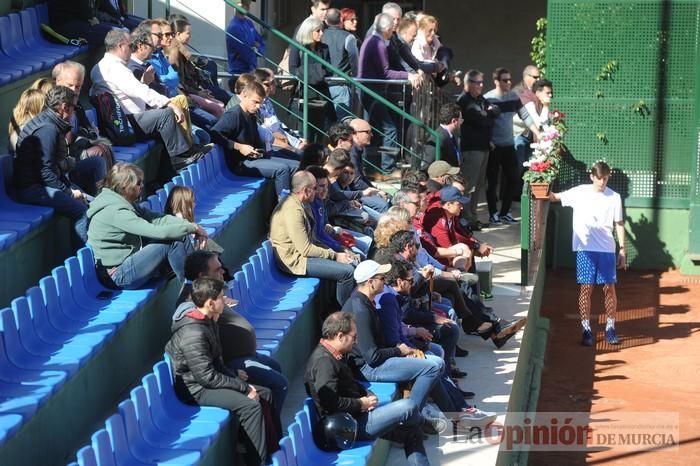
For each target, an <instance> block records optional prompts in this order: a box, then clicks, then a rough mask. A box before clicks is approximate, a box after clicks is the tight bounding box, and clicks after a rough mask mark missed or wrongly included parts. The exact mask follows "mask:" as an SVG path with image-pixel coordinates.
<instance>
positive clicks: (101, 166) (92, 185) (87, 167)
mask: <svg viewBox="0 0 700 466" xmlns="http://www.w3.org/2000/svg"><path fill="white" fill-rule="evenodd" d="M69 176H70V180H71V182H72V183H75V184H77V185H78V186H79V187H80V189H82V190H83V191H85V192H86V193H88V194H89V195H91V196H97V182H98V181H102V180H104V179H105V177H106V176H107V163H106V162H105V159H104V158H102V157H87V158H85V159H83V160H80V161H78V163H76V164H75V168H73V170H71V172H70V175H69Z"/></svg>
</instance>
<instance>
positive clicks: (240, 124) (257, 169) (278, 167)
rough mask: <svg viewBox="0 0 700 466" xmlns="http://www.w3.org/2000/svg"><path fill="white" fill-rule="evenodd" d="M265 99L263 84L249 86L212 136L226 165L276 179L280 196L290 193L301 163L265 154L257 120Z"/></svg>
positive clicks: (225, 114) (239, 173) (253, 83)
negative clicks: (293, 177)
mask: <svg viewBox="0 0 700 466" xmlns="http://www.w3.org/2000/svg"><path fill="white" fill-rule="evenodd" d="M265 97H266V94H265V88H263V86H262V84H260V83H258V82H252V83H249V84H247V85H246V86H245V87H244V88H243V90H242V91H241V95H240V98H241V102H240V104H238V105H237V106H235V107H233V108H232V109H231V110H228V111H226V112H224V114H223V116H222V117H221V119H220V120H219V121H218V122H217V123H216V124H215V125H214V127H213V128H212V129H211V136H212V140H213V141H214V142H215V143H217V144H219V145H221V146H222V147H223V148H224V153H225V154H226V163H227V165H228V166H229V168H230V169H231V170H232V171H233V172H235V173H236V174H238V175H241V176H259V177H264V178H271V179H273V180H274V181H275V190H276V191H277V195H278V196H279V195H280V194H281V193H282V191H284V190H289V188H290V186H291V181H292V175H293V174H294V172H295V171H296V169H297V168H298V167H299V162H298V161H294V160H289V159H286V158H282V157H275V156H273V155H271V153H269V152H265V145H264V144H263V142H262V140H261V139H260V134H259V133H258V123H257V119H256V113H257V112H258V110H259V109H260V106H261V105H262V103H263V100H264V99H265Z"/></svg>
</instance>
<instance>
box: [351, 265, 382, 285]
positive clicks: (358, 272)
mask: <svg viewBox="0 0 700 466" xmlns="http://www.w3.org/2000/svg"><path fill="white" fill-rule="evenodd" d="M389 270H391V264H384V265H380V264H379V263H377V262H375V261H372V260H367V261H362V262H360V263H359V264H358V266H357V267H356V268H355V272H354V273H353V277H355V281H356V282H357V283H364V282H366V281H367V280H369V279H370V278H372V277H374V276H375V275H378V274H380V273H387V272H388V271H389Z"/></svg>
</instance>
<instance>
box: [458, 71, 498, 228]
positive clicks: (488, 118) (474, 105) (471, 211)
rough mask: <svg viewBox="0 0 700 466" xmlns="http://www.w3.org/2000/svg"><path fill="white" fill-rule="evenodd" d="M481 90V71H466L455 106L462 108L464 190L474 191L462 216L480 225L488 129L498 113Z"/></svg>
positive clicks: (473, 223) (486, 224)
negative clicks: (477, 210) (478, 214)
mask: <svg viewBox="0 0 700 466" xmlns="http://www.w3.org/2000/svg"><path fill="white" fill-rule="evenodd" d="M483 89H484V74H483V73H482V72H481V71H478V70H469V71H468V72H467V79H466V80H465V81H464V92H462V94H461V95H460V96H459V97H458V98H457V105H459V107H460V108H461V109H462V117H463V118H464V122H463V123H462V140H461V149H462V176H463V177H464V179H465V180H467V185H468V186H466V188H467V192H471V191H472V189H473V190H474V194H472V196H471V199H472V201H471V202H470V203H469V205H468V206H467V208H466V209H464V210H463V211H462V215H464V218H466V219H467V220H468V221H469V223H470V225H474V226H476V227H477V229H478V228H479V227H481V226H482V225H483V226H488V223H484V224H481V223H480V222H479V219H478V218H477V215H476V208H477V206H478V204H479V201H480V200H481V197H482V192H483V191H484V188H485V187H486V167H487V165H488V160H489V151H490V150H491V129H492V127H493V122H494V120H495V119H496V117H498V115H500V110H499V108H498V107H497V106H495V105H491V104H489V103H488V102H487V101H486V99H484V96H482V95H481V93H482V91H483Z"/></svg>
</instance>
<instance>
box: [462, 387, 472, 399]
mask: <svg viewBox="0 0 700 466" xmlns="http://www.w3.org/2000/svg"><path fill="white" fill-rule="evenodd" d="M459 391H460V392H462V396H463V397H464V399H465V400H471V399H472V398H474V397H475V396H476V394H475V393H474V392H468V391H466V390H462V389H461V388H460V389H459Z"/></svg>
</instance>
